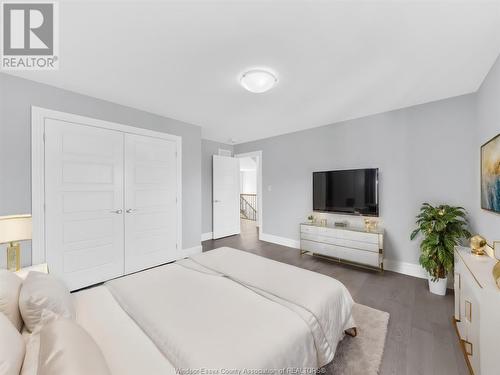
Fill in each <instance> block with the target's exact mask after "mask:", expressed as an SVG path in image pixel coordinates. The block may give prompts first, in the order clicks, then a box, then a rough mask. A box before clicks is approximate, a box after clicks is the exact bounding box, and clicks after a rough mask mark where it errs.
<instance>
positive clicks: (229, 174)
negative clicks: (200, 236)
mask: <svg viewBox="0 0 500 375" xmlns="http://www.w3.org/2000/svg"><path fill="white" fill-rule="evenodd" d="M212 181H213V238H214V239H215V238H221V237H226V236H232V235H234V234H239V233H240V161H239V159H237V158H231V157H227V156H219V155H214V156H213V176H212Z"/></svg>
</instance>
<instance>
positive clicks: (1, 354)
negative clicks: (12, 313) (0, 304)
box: [0, 313, 26, 375]
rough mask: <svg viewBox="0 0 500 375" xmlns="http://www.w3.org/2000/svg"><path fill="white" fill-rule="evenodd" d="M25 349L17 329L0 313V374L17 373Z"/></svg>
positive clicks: (15, 374) (16, 374)
mask: <svg viewBox="0 0 500 375" xmlns="http://www.w3.org/2000/svg"><path fill="white" fill-rule="evenodd" d="M25 350H26V348H25V345H24V340H23V337H22V336H21V334H20V333H19V331H18V330H17V329H16V327H14V326H13V325H12V323H11V322H10V320H9V319H8V318H7V317H6V316H5V315H4V314H2V313H0V374H2V375H19V371H21V366H22V364H23V359H24V352H25Z"/></svg>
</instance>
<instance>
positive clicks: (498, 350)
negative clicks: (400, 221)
mask: <svg viewBox="0 0 500 375" xmlns="http://www.w3.org/2000/svg"><path fill="white" fill-rule="evenodd" d="M495 263H496V260H494V259H492V258H490V257H488V256H486V255H484V256H476V255H472V254H471V252H470V249H469V248H466V247H456V248H455V275H454V276H455V316H454V321H455V323H456V327H457V334H458V335H459V339H460V343H461V346H462V349H463V350H464V355H465V358H466V361H467V362H468V363H467V364H468V366H469V370H470V371H471V373H473V374H475V375H479V374H483V375H495V374H500V289H498V288H497V286H496V284H495V282H494V280H493V276H492V269H493V266H494V265H495Z"/></svg>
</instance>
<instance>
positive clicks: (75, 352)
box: [21, 318, 110, 375]
mask: <svg viewBox="0 0 500 375" xmlns="http://www.w3.org/2000/svg"><path fill="white" fill-rule="evenodd" d="M21 374H22V375H67V374H71V375H88V374H92V375H109V374H110V371H109V368H108V365H107V363H106V360H105V359H104V356H103V354H102V352H101V349H100V348H99V347H98V346H97V344H96V342H95V341H94V340H93V339H92V337H91V336H90V335H89V334H88V333H87V331H85V330H84V329H83V328H82V327H80V326H79V325H78V324H77V323H76V322H74V321H73V320H69V319H65V318H60V319H56V320H54V321H52V322H50V323H48V324H46V325H44V326H43V327H41V328H40V330H39V331H37V332H35V333H33V334H32V335H31V337H30V338H29V342H28V345H27V348H26V357H25V360H24V364H23V369H22V373H21Z"/></svg>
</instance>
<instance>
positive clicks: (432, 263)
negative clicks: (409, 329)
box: [410, 203, 471, 296]
mask: <svg viewBox="0 0 500 375" xmlns="http://www.w3.org/2000/svg"><path fill="white" fill-rule="evenodd" d="M466 216H467V213H466V211H465V209H464V208H463V207H453V206H448V205H440V206H437V207H434V206H432V205H430V204H429V203H424V204H422V207H421V208H420V213H419V214H418V216H417V221H416V224H417V228H416V229H415V230H414V231H413V232H412V233H411V236H410V239H411V240H413V239H414V238H415V237H416V236H417V235H418V234H419V233H422V235H423V236H424V238H423V240H422V242H421V243H420V249H421V250H422V254H420V259H419V261H420V264H421V265H422V267H423V268H424V269H425V270H426V271H427V274H428V279H429V289H430V291H431V293H434V294H439V295H441V296H444V295H445V294H446V285H447V279H448V278H447V275H448V273H449V272H452V270H453V262H454V260H453V251H454V248H455V246H456V245H458V244H459V242H460V240H461V239H463V238H470V236H471V234H470V233H469V231H468V230H467V229H466V228H467V218H466Z"/></svg>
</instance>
